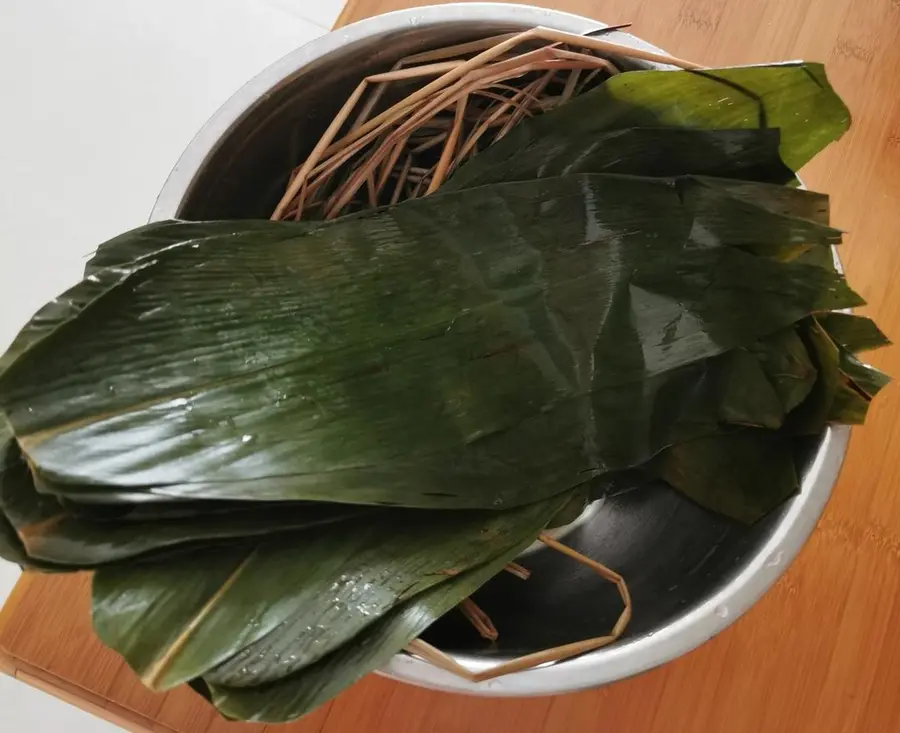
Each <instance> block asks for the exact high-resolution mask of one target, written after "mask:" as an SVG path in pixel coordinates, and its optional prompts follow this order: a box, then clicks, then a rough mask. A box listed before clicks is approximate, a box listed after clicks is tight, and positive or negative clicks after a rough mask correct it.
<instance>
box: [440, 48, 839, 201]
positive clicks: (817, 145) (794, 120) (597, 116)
mask: <svg viewBox="0 0 900 733" xmlns="http://www.w3.org/2000/svg"><path fill="white" fill-rule="evenodd" d="M849 126H850V113H849V111H848V110H847V107H846V106H845V105H844V103H843V102H842V101H841V99H840V97H838V95H837V94H836V93H835V91H834V90H833V89H832V87H831V85H830V84H829V83H828V79H827V77H826V75H825V69H824V67H823V66H822V65H821V64H813V63H802V62H801V63H787V64H775V65H768V66H740V67H732V68H726V69H708V70H704V71H632V72H628V73H624V74H618V75H616V76H613V77H612V78H611V79H609V80H608V81H606V82H605V83H604V84H602V85H600V86H599V87H597V89H595V90H593V91H591V92H589V93H587V94H584V95H582V96H580V97H578V98H576V99H574V100H572V101H571V102H569V103H568V104H565V105H563V106H561V107H559V108H558V109H556V110H554V111H552V112H550V113H548V114H545V115H541V116H539V117H537V118H535V119H532V120H527V121H525V122H523V123H521V124H520V125H518V126H517V127H516V128H515V129H513V130H512V131H511V132H510V133H509V134H508V135H507V136H506V137H505V138H504V139H503V140H501V141H500V142H498V143H496V144H495V145H493V146H492V147H491V148H489V149H488V150H486V151H484V152H483V153H480V154H479V155H478V156H477V158H475V159H474V160H472V161H471V162H469V163H468V164H466V165H465V166H463V167H462V168H461V169H460V171H459V172H458V173H457V176H458V177H459V178H460V181H459V182H458V183H457V182H456V181H455V180H454V183H453V185H461V184H463V183H464V182H465V181H466V180H467V179H477V178H479V177H480V175H481V173H480V172H481V171H485V170H489V169H494V170H502V168H503V167H504V166H510V167H511V168H512V169H515V167H516V164H515V161H516V160H517V159H518V158H519V157H520V156H529V157H530V156H531V155H532V151H535V152H534V156H535V157H536V158H537V159H542V158H543V157H544V155H545V153H544V150H547V151H548V153H546V157H547V158H549V159H552V156H553V151H554V150H558V149H559V146H561V145H564V144H562V143H558V142H557V141H559V140H560V138H563V137H565V139H574V140H581V141H586V140H592V139H594V138H595V137H596V136H599V135H601V134H602V133H604V132H605V131H609V130H626V129H630V128H634V127H676V128H699V129H712V130H724V129H731V128H734V129H778V130H779V131H780V134H781V157H782V159H783V160H784V162H785V163H786V164H787V165H788V167H789V168H791V169H792V170H794V171H797V170H799V169H800V168H802V167H803V166H804V165H805V164H806V163H807V162H809V160H810V159H811V158H812V157H813V156H814V155H816V153H818V152H819V151H821V150H822V149H823V148H824V147H825V146H827V145H828V144H829V143H831V142H834V141H835V140H837V139H838V138H839V137H841V135H843V133H844V132H846V130H847V129H848V127H849Z"/></svg>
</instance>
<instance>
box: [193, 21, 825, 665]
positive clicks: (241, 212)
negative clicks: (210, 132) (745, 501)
mask: <svg viewBox="0 0 900 733" xmlns="http://www.w3.org/2000/svg"><path fill="white" fill-rule="evenodd" d="M519 29H521V28H520V27H517V26H516V24H515V23H503V24H498V23H495V22H485V21H465V22H450V23H442V24H440V25H434V24H432V25H428V24H418V25H415V26H414V27H407V28H404V29H401V30H396V29H393V30H386V31H385V32H383V33H381V34H380V35H379V36H377V37H369V38H368V39H367V40H366V41H365V42H362V41H356V42H351V43H348V44H345V45H343V46H341V47H340V48H338V49H337V50H335V51H333V52H331V53H329V54H327V55H325V56H323V57H321V58H318V59H316V60H313V61H312V62H310V63H309V64H308V65H306V66H304V67H303V68H302V69H300V70H299V71H297V72H296V73H294V74H293V75H291V76H289V77H288V78H286V79H284V80H283V81H282V82H281V83H279V84H278V85H277V86H276V87H275V88H273V89H272V90H270V92H269V93H267V94H265V95H264V96H263V97H262V98H260V99H259V100H258V101H257V102H256V103H255V104H253V105H252V106H251V107H250V109H249V110H248V111H247V112H246V113H245V114H244V115H243V116H242V117H241V118H240V119H239V120H238V122H237V123H235V124H234V125H233V126H232V127H231V128H230V130H228V132H227V133H226V134H225V135H224V136H223V137H222V138H221V139H220V140H219V142H218V144H217V146H216V147H215V148H214V149H213V151H212V152H211V153H210V154H209V155H208V156H207V158H206V160H205V161H204V163H203V165H202V167H201V169H200V172H199V173H198V174H197V175H196V176H195V178H194V180H193V181H192V183H191V185H190V187H189V189H188V193H187V195H186V196H185V197H184V199H183V200H182V202H181V205H180V208H179V210H178V215H179V216H180V217H181V218H184V219H226V218H268V216H269V214H270V213H271V211H272V210H273V208H274V206H275V205H276V203H277V201H278V199H279V198H280V196H281V194H282V192H283V190H284V186H285V184H286V181H287V177H288V175H289V173H290V171H291V169H292V168H293V167H294V166H295V165H296V164H297V163H298V162H299V161H300V160H302V158H303V157H304V155H305V154H306V153H307V152H308V151H309V150H310V149H311V148H312V146H313V145H314V144H315V143H316V142H317V141H318V139H319V137H320V135H321V133H322V132H323V131H324V129H325V127H326V126H327V125H328V124H329V122H330V121H331V120H332V118H333V117H334V115H335V113H336V112H337V111H338V110H339V108H340V107H341V105H342V103H343V100H345V99H346V98H347V96H348V95H349V94H350V93H351V91H352V90H353V89H354V88H355V86H356V85H357V84H358V83H359V81H360V80H361V79H362V78H363V77H365V76H367V75H368V74H370V73H374V72H377V71H383V70H386V69H389V68H390V67H391V66H392V65H393V63H394V62H395V61H396V60H398V59H400V58H402V57H404V56H406V55H409V54H411V53H415V52H417V51H422V50H427V49H432V48H437V47H441V46H445V45H450V44H453V43H457V42H463V41H466V40H471V39H474V38H483V37H487V36H490V35H496V34H500V33H505V32H508V31H512V30H519ZM820 448H821V446H820V445H813V446H811V454H810V455H811V456H812V455H813V454H814V453H815V451H816V450H818V449H820ZM782 516H783V512H780V513H776V514H775V515H774V516H771V517H770V518H768V519H767V520H765V521H763V522H761V523H759V524H758V525H756V526H754V527H751V528H748V527H743V526H740V525H737V524H735V523H733V522H730V521H728V520H726V519H723V518H721V517H717V516H714V515H712V514H710V513H708V512H706V511H704V510H702V509H700V508H699V507H697V506H696V505H694V504H692V503H691V502H689V501H688V500H686V499H684V498H682V497H681V496H680V495H678V494H676V493H675V492H674V491H672V490H671V489H669V488H668V487H666V486H664V485H657V486H652V487H649V488H648V487H645V488H642V489H641V490H638V491H632V492H628V493H625V494H622V495H619V496H616V497H614V498H609V499H607V500H606V501H605V503H604V504H603V506H602V507H601V508H600V510H599V511H597V512H596V513H594V515H593V517H592V518H591V520H590V521H589V522H587V523H585V524H582V525H581V526H579V527H578V529H577V530H575V531H574V532H572V533H571V534H569V535H568V536H567V537H566V539H565V541H566V543H567V544H570V545H571V546H573V547H575V548H576V549H577V550H579V551H580V552H582V553H584V554H586V555H589V556H590V557H592V558H595V559H597V560H599V561H600V562H603V563H604V564H606V565H608V566H609V567H611V568H613V569H615V570H617V571H618V572H620V573H621V574H622V575H623V576H624V577H625V578H626V580H627V582H628V585H629V588H630V590H631V594H632V596H633V600H634V618H633V621H632V623H631V625H630V627H629V629H628V631H627V637H628V638H631V639H635V638H637V637H641V636H645V635H649V634H654V633H655V632H657V631H659V630H661V629H662V628H664V627H666V626H667V625H669V624H670V623H671V622H673V621H674V620H675V619H676V618H678V617H679V616H681V615H682V614H684V613H686V612H687V611H689V610H691V609H694V608H696V607H698V606H700V605H703V604H704V603H706V602H707V601H708V600H709V598H710V597H711V596H712V595H714V594H715V593H716V592H717V591H719V590H720V589H721V588H722V587H723V586H725V585H726V584H728V583H729V582H730V581H731V580H732V579H733V578H734V577H735V575H736V574H737V573H738V572H739V570H740V569H741V568H743V567H744V566H745V565H746V563H747V562H748V560H749V559H750V558H752V557H754V556H756V555H757V554H759V551H760V548H761V547H762V545H763V544H764V543H765V542H766V540H767V539H768V538H769V537H770V536H771V534H772V532H773V530H774V528H776V527H777V526H778V524H779V522H780V521H781V518H782ZM523 562H524V563H525V564H526V565H527V566H528V567H529V569H531V570H532V577H531V579H530V580H529V581H521V580H518V579H517V578H515V577H513V576H511V575H508V574H503V575H502V576H501V577H499V578H497V579H496V580H495V581H492V582H491V583H490V584H489V585H488V586H487V587H486V588H484V589H483V590H482V591H481V592H479V594H478V596H477V600H478V602H479V604H480V605H481V606H482V608H484V609H485V610H486V611H487V612H488V613H489V614H490V615H491V617H492V618H493V620H494V622H495V624H496V626H497V628H498V629H499V630H500V639H499V641H498V642H497V643H496V644H493V645H488V644H487V642H485V641H483V640H482V639H480V638H479V637H478V636H477V634H476V633H475V631H474V629H473V628H472V627H471V626H470V625H469V624H468V623H467V622H466V621H465V620H464V619H463V617H462V615H461V614H458V613H451V614H449V615H448V616H446V617H445V618H444V619H442V620H441V621H440V622H438V623H437V624H436V625H435V626H434V627H432V629H431V630H430V631H429V632H428V636H427V638H428V639H429V640H430V641H431V642H432V643H434V644H437V645H438V646H440V647H441V648H443V649H445V650H447V651H451V652H455V653H458V654H462V655H466V656H474V657H480V658H496V659H501V658H509V657H511V656H518V655H520V654H523V653H528V652H533V651H537V650H540V649H544V648H547V647H552V646H556V645H559V644H563V643H567V642H572V641H576V640H581V639H586V638H590V637H596V636H602V635H604V634H606V633H608V631H609V629H610V628H611V627H612V626H613V624H614V623H615V621H616V619H617V617H618V615H619V613H620V611H621V602H620V599H619V596H618V594H617V592H616V589H615V588H614V587H613V586H612V585H610V584H608V583H605V582H603V581H602V580H601V579H600V578H599V577H598V576H596V575H595V574H593V573H592V572H591V571H590V570H588V569H587V568H584V567H582V566H580V565H578V564H577V563H575V562H574V561H572V560H568V559H565V558H563V557H562V556H560V555H558V554H557V553H554V552H551V551H548V550H540V551H537V552H535V553H533V554H530V555H529V556H528V557H527V559H526V560H523ZM598 653H600V654H602V653H603V652H598Z"/></svg>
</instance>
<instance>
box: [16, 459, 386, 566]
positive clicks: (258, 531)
mask: <svg viewBox="0 0 900 733" xmlns="http://www.w3.org/2000/svg"><path fill="white" fill-rule="evenodd" d="M31 479H32V477H31V475H30V473H29V471H28V467H27V466H26V465H25V463H24V462H22V461H19V462H18V464H17V465H12V466H10V468H8V469H7V473H6V474H5V475H4V477H3V479H2V480H0V507H2V509H3V512H4V514H5V515H6V517H7V519H8V520H9V522H10V523H11V525H12V527H13V528H14V531H15V532H16V534H17V536H18V538H19V540H20V542H21V544H22V546H23V548H24V550H25V552H26V553H27V554H28V556H29V557H31V558H32V559H34V560H40V561H42V562H49V563H53V564H55V565H61V566H66V565H68V566H73V567H76V568H85V567H94V566H98V565H102V564H106V563H111V562H116V561H121V560H125V559H128V558H132V557H135V556H138V555H142V554H145V553H148V552H152V551H155V550H162V549H167V548H172V547H175V546H178V545H182V544H185V543H191V544H197V543H201V542H205V543H210V542H213V541H216V540H225V539H239V538H243V537H253V536H258V535H269V534H272V533H275V532H281V531H285V530H290V529H300V528H311V527H315V526H317V525H321V524H331V523H335V522H343V521H349V520H351V519H354V518H356V517H359V516H360V515H362V514H363V513H364V512H365V511H366V510H363V509H360V508H354V507H346V506H344V507H342V506H338V505H331V504H308V505H303V504H300V505H296V504H291V505H288V506H283V505H278V504H276V505H274V506H273V505H268V504H256V505H253V504H251V505H249V506H247V505H243V506H241V507H240V508H237V507H235V506H233V505H232V506H230V507H229V508H227V509H222V510H218V511H217V510H216V509H215V507H214V506H213V507H210V506H207V508H206V511H204V512H202V513H198V514H195V515H193V516H187V517H174V518H173V517H167V518H166V519H165V521H159V519H158V518H154V519H151V520H149V521H147V520H144V521H131V522H121V520H119V521H116V522H109V521H107V522H96V521H91V520H90V519H86V518H84V517H83V516H82V517H79V516H78V512H73V511H72V510H71V509H70V508H69V507H67V506H65V505H64V504H62V503H61V502H60V501H59V500H58V499H57V498H56V497H54V496H52V495H49V494H42V493H39V492H38V491H37V490H36V489H35V485H34V483H33V482H32V480H31ZM370 513H371V512H370Z"/></svg>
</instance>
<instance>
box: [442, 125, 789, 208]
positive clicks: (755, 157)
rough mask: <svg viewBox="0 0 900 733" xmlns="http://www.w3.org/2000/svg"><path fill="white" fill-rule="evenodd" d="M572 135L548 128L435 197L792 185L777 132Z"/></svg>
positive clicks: (470, 167)
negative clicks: (719, 182)
mask: <svg viewBox="0 0 900 733" xmlns="http://www.w3.org/2000/svg"><path fill="white" fill-rule="evenodd" d="M560 112H564V110H560ZM555 115H556V112H551V113H550V116H555ZM526 124H528V123H526ZM578 133H579V134H577V135H576V134H572V133H571V132H570V131H569V130H567V129H566V128H565V126H563V125H561V126H559V127H554V128H552V129H551V130H549V131H548V133H547V134H545V135H543V136H542V137H540V138H539V139H538V140H535V141H534V143H533V144H532V145H531V146H530V147H528V148H526V149H524V150H523V151H521V152H520V154H519V155H517V156H515V157H513V158H510V159H508V160H504V161H503V164H497V165H494V166H489V165H488V164H486V163H484V164H483V163H482V158H481V156H479V158H476V159H474V160H473V161H472V162H471V163H469V164H467V165H465V166H463V167H462V168H461V169H460V171H459V172H458V173H457V174H455V175H454V176H453V177H452V178H451V179H450V180H449V181H448V182H447V183H446V184H445V185H444V186H443V187H442V188H441V192H444V191H455V190H459V189H462V188H472V187H474V186H483V185H487V184H489V183H499V182H507V181H524V180H529V179H532V178H551V177H553V176H569V175H575V174H578V173H625V174H627V175H632V176H658V177H674V176H683V175H703V176H717V177H721V178H733V179H741V180H747V181H765V182H768V183H779V184H785V183H788V182H789V181H791V180H793V178H794V174H793V172H792V171H791V170H790V169H789V168H788V167H787V166H786V165H785V164H784V163H783V162H782V160H781V156H780V155H779V145H780V142H781V135H780V133H779V131H778V130H727V129H725V130H691V129H687V128H677V127H663V128H655V127H636V128H631V129H625V130H622V129H615V130H603V129H602V128H601V130H599V131H598V130H594V129H591V128H589V127H586V128H581V129H579V130H578ZM514 134H515V133H514ZM491 156H492V153H487V154H486V156H485V157H487V158H490V157H491Z"/></svg>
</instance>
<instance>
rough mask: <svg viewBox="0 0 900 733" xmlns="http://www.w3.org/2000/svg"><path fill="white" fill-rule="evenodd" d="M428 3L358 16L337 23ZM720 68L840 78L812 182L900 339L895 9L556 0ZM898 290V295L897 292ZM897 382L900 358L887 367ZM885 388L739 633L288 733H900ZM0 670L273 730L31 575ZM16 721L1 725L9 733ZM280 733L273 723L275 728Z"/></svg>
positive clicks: (82, 590) (899, 573)
mask: <svg viewBox="0 0 900 733" xmlns="http://www.w3.org/2000/svg"><path fill="white" fill-rule="evenodd" d="M414 4H422V3H416V2H411V1H408V0H350V2H349V4H348V5H347V8H346V9H345V11H344V12H343V14H342V15H341V18H340V20H339V23H349V22H352V21H355V20H359V19H360V18H363V17H366V16H369V15H374V14H377V13H381V12H387V11H390V10H396V9H399V8H401V7H408V6H410V5H414ZM545 4H547V5H551V6H554V7H557V8H559V9H564V10H569V11H571V12H574V13H580V14H582V15H587V16H591V17H594V18H597V19H599V20H602V21H605V22H607V23H610V24H612V23H622V22H628V21H630V22H632V23H633V24H634V32H635V33H636V34H638V35H640V36H642V37H643V38H645V39H647V40H648V41H651V42H652V43H655V44H657V45H659V46H662V47H663V48H665V49H667V50H668V51H669V52H671V53H673V54H675V55H677V56H680V57H682V58H689V59H692V60H694V61H697V62H700V63H703V64H707V65H727V64H742V63H748V62H760V61H771V60H781V59H792V58H803V59H809V60H821V61H825V62H826V63H827V67H828V73H829V76H830V77H831V79H832V81H833V83H834V85H835V86H836V87H837V88H838V90H839V91H840V93H841V94H842V95H843V97H844V99H845V100H847V102H848V104H849V105H850V108H851V110H852V112H853V116H854V118H855V123H854V127H853V130H852V132H851V134H850V135H848V136H847V137H845V138H844V139H843V140H842V141H841V142H840V143H839V144H837V145H835V146H833V147H832V148H831V149H829V150H828V152H827V153H826V154H825V155H823V156H821V158H819V159H817V160H816V162H815V163H814V164H813V165H810V166H809V168H808V169H807V170H805V171H804V178H805V179H806V181H807V182H808V183H809V185H810V186H811V187H812V188H814V189H817V190H822V191H826V192H828V193H830V194H831V195H832V196H833V201H834V207H833V211H834V221H835V222H836V223H837V225H838V226H840V227H842V228H844V229H846V230H847V231H849V235H848V237H847V243H846V245H845V246H844V249H843V251H842V252H843V258H844V263H845V265H846V267H847V270H848V272H849V275H850V279H851V281H852V283H853V285H854V286H855V287H856V289H857V290H859V291H860V292H861V293H862V294H863V296H864V297H866V298H867V299H868V301H869V302H870V303H871V306H870V307H869V308H868V310H867V311H866V312H868V313H869V314H871V315H873V316H875V317H876V318H877V319H878V321H879V323H881V324H882V326H883V327H884V328H885V329H886V330H887V331H888V333H889V334H890V333H893V334H895V335H898V334H900V295H898V294H897V291H894V290H893V288H894V287H898V288H900V242H898V238H900V0H868V1H867V2H862V3H861V2H854V1H853V0H545ZM892 293H893V295H892ZM873 361H874V362H875V363H876V364H877V365H878V366H880V367H881V368H883V369H886V370H887V371H889V372H892V373H893V374H895V375H900V353H898V350H896V349H888V350H885V351H883V352H879V353H877V354H875V355H874V357H873ZM898 400H900V396H898V390H897V389H893V388H889V389H888V390H887V391H886V392H885V394H884V396H883V397H881V398H880V399H879V401H878V403H877V407H876V408H875V409H874V410H873V413H872V415H871V419H870V421H869V424H868V425H867V426H866V427H865V428H863V429H859V430H856V431H855V432H854V435H853V441H852V445H851V450H850V454H849V456H848V459H847V462H846V464H845V467H844V471H843V473H842V475H841V478H840V482H839V484H838V486H837V488H836V490H835V494H834V497H833V499H832V501H831V503H830V504H829V506H828V509H827V511H826V512H825V515H824V517H823V518H822V521H821V522H820V523H819V527H818V529H817V531H816V532H815V534H814V535H813V537H812V539H811V541H810V542H809V544H808V545H807V547H806V548H805V549H804V550H803V552H802V554H801V555H800V558H799V559H798V560H797V561H796V562H795V563H794V564H793V565H792V566H791V568H790V569H789V570H788V572H787V573H786V574H785V576H784V578H783V579H782V580H781V581H780V582H779V583H778V584H777V586H776V587H775V588H774V589H773V590H772V591H771V592H770V593H768V594H767V595H766V597H765V598H764V599H763V600H762V601H761V602H760V603H759V604H758V605H757V606H756V607H755V608H754V609H753V610H752V611H750V612H749V613H748V614H747V615H746V616H745V617H744V618H743V619H741V620H740V621H738V622H737V623H736V624H735V625H734V626H732V627H731V628H730V629H728V630H727V631H725V632H724V633H723V634H721V635H719V636H718V637H717V638H716V639H714V640H713V641H711V642H709V643H707V644H706V645H704V646H703V647H701V648H700V649H698V650H696V651H694V652H693V653H691V654H689V655H687V656H686V657H684V658H682V659H680V660H678V661H676V662H674V663H672V664H669V665H667V666H665V667H664V668H661V669H657V670H654V671H652V672H649V673H647V674H645V675H642V676H640V677H637V678H635V679H632V680H628V681H626V682H622V683H619V684H616V685H612V686H609V687H606V688H603V689H601V690H596V691H594V692H588V693H580V694H577V695H567V696H560V697H553V698H551V697H548V698H535V699H522V700H490V699H481V698H465V697H458V696H453V695H446V694H439V693H435V692H429V691H426V690H421V689H417V688H413V687H407V686H403V685H399V684H397V683H394V682H390V681H388V680H385V679H382V678H379V677H375V676H371V677H369V678H367V679H366V680H364V681H363V682H361V683H360V684H358V685H357V686H355V687H354V688H352V689H351V690H348V691H347V692H345V693H344V694H343V695H341V696H340V697H339V698H337V700H335V701H334V702H333V703H331V704H330V705H327V706H324V707H323V708H322V709H320V710H319V711H317V712H316V713H314V714H313V715H311V716H309V717H308V718H306V719H305V720H303V721H301V722H299V723H296V724H293V725H290V726H285V727H278V730H279V731H280V733H301V732H302V733H318V732H320V731H321V732H323V733H356V732H357V731H359V732H363V733H388V732H390V733H425V732H426V731H427V732H429V733H431V732H434V733H463V732H471V733H488V732H489V733H562V732H564V731H565V732H566V733H570V732H574V733H582V732H586V731H609V732H610V733H618V732H619V731H623V732H624V731H627V732H628V733H670V732H673V731H686V732H690V733H722V732H727V733H757V732H761V731H765V732H766V733H838V732H839V731H840V732H842V733H853V732H858V733H863V732H865V733H870V732H872V733H889V732H890V731H897V730H900V490H898V485H897V483H895V482H898V478H900V471H898V469H900V458H898V457H897V456H898V454H900V405H898ZM0 669H3V670H4V671H6V672H8V673H10V674H14V675H16V676H17V677H19V678H21V679H23V680H25V681H26V682H29V683H31V684H33V685H35V686H37V687H41V688H43V689H46V690H48V691H50V692H52V693H53V694H56V695H58V696H60V697H63V698H65V699H68V700H70V701H71V702H73V703H74V704H76V705H78V706H80V707H84V708H86V709H88V710H90V711H92V712H94V713H96V714H97V715H100V716H101V717H105V718H108V719H111V720H113V721H115V722H118V723H119V724H120V725H122V726H123V727H125V728H126V729H129V730H136V731H156V732H158V733H165V732H167V731H178V732H179V733H222V732H227V731H237V732H239V733H242V732H244V731H262V730H264V729H265V728H266V727H265V726H262V725H239V724H231V723H226V722H224V721H222V720H220V719H218V718H217V717H216V716H215V715H214V714H213V712H212V711H211V710H210V709H209V708H208V707H207V706H206V705H205V704H204V703H202V702H201V701H200V699H199V698H197V697H195V696H194V695H193V694H192V693H190V692H187V691H184V690H179V691H176V692H173V693H170V694H167V695H155V694H152V693H150V692H148V691H147V690H145V689H144V688H142V687H141V685H140V684H139V682H138V681H137V680H136V678H135V676H134V675H133V674H132V673H131V672H130V671H129V670H128V669H127V668H126V667H125V666H124V664H123V663H122V661H121V660H120V659H119V658H118V657H117V656H116V655H115V654H113V653H112V652H109V651H107V650H106V649H104V648H103V647H102V646H101V645H100V644H99V642H98V641H97V640H96V638H95V637H94V636H93V633H92V632H91V629H90V621H89V612H88V578H87V577H85V576H68V577H47V576H37V575H26V576H24V577H23V578H22V580H21V581H20V582H19V584H18V585H17V586H16V589H15V591H14V592H13V595H12V597H11V598H10V600H9V602H8V603H7V605H6V607H5V608H4V609H3V612H2V615H0ZM2 716H3V713H2V711H0V729H3V726H2ZM269 727H270V728H271V729H272V730H274V729H275V728H276V727H275V726H269Z"/></svg>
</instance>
